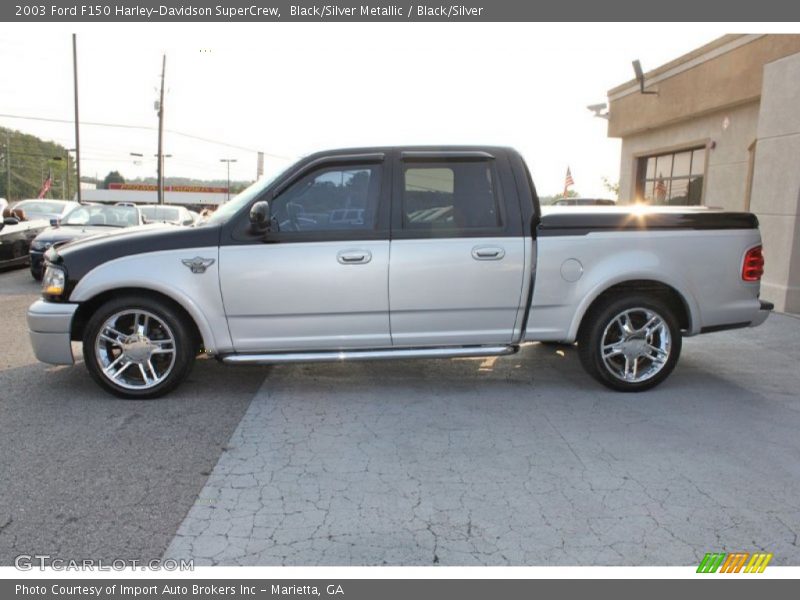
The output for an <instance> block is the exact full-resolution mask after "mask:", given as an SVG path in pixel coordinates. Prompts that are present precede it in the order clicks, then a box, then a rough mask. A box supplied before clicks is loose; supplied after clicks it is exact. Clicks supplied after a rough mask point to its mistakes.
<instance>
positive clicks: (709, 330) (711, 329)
mask: <svg viewBox="0 0 800 600" xmlns="http://www.w3.org/2000/svg"><path fill="white" fill-rule="evenodd" d="M749 326H750V322H749V321H747V322H745V323H725V324H724V325H711V326H710V327H703V328H702V329H700V333H715V332H717V331H728V330H729V329H742V328H743V327H749Z"/></svg>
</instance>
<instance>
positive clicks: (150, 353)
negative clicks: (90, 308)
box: [83, 296, 197, 400]
mask: <svg viewBox="0 0 800 600" xmlns="http://www.w3.org/2000/svg"><path fill="white" fill-rule="evenodd" d="M196 347H197V342H196V340H195V336H194V335H193V329H192V327H191V324H190V323H189V322H188V319H187V318H186V317H185V315H183V314H182V313H181V312H180V311H179V310H177V309H176V308H175V307H174V306H173V305H171V304H170V303H168V302H165V301H163V300H160V299H157V298H151V297H147V296H126V297H122V298H115V299H112V300H109V301H108V302H106V303H105V304H103V305H102V306H100V308H98V309H97V310H96V311H95V312H94V314H93V315H92V317H91V318H90V319H89V321H88V323H87V324H86V328H85V330H84V336H83V356H84V361H85V363H86V368H87V369H88V370H89V373H90V374H91V376H92V378H93V379H94V380H95V381H96V382H97V383H98V384H99V385H100V386H101V387H102V388H103V389H105V390H107V391H109V392H111V393H112V394H114V395H115V396H118V397H120V398H126V399H133V400H145V399H150V398H159V397H161V396H164V395H165V394H167V393H169V392H171V391H172V390H173V389H175V388H176V387H177V386H178V385H179V384H180V383H181V382H182V381H183V380H184V379H186V377H187V376H188V375H189V372H190V371H191V368H192V365H193V364H194V359H195V349H196Z"/></svg>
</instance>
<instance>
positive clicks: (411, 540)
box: [0, 271, 800, 565]
mask: <svg viewBox="0 0 800 600" xmlns="http://www.w3.org/2000/svg"><path fill="white" fill-rule="evenodd" d="M26 278H29V275H28V274H27V272H25V271H15V272H11V273H0V310H1V311H2V327H1V328H0V347H2V348H3V350H2V354H0V474H1V475H2V477H0V479H1V480H2V481H3V486H2V487H0V564H10V563H11V561H12V560H13V557H14V556H16V555H17V554H21V553H34V552H36V553H49V554H51V555H58V556H61V557H66V558H84V557H87V558H89V557H91V558H107V559H110V558H138V559H150V558H158V557H161V556H162V555H163V556H165V557H169V558H192V559H194V560H195V564H198V565H199V564H255V565H280V564H287V565H317V564H324V565H346V564H356V565H364V564H366V565H373V564H377V565H380V564H388V565H408V564H413V565H436V564H439V565H616V564H623V565H691V564H697V562H699V560H700V559H701V558H702V556H703V555H704V554H705V553H706V552H717V551H719V552H733V551H749V552H752V551H755V550H764V551H768V552H772V553H774V555H775V557H774V559H773V564H791V565H800V547H798V533H799V532H800V436H798V434H797V432H798V431H800V394H799V393H798V390H800V371H798V368H797V365H798V364H800V342H798V339H800V319H798V318H796V317H792V316H787V315H777V314H776V315H773V316H772V317H770V319H769V320H768V321H767V322H766V324H765V325H763V326H762V327H759V328H756V329H747V330H739V331H731V332H725V333H718V334H713V335H707V336H699V337H697V338H690V339H686V340H685V342H684V352H683V356H682V358H681V362H680V363H679V365H678V367H677V369H676V371H675V372H674V373H673V375H672V376H671V377H670V379H669V380H668V381H667V382H665V383H664V384H663V385H662V386H660V387H658V388H656V389H655V390H652V391H650V392H647V393H643V394H618V393H613V392H610V391H608V390H605V389H604V388H602V387H600V386H598V385H597V384H596V383H595V382H594V381H593V380H591V379H589V378H588V377H587V376H586V375H585V374H584V373H583V371H582V370H581V368H580V366H579V364H578V359H577V356H576V355H575V352H574V348H572V347H559V346H555V347H553V346H542V345H539V344H531V345H528V346H525V347H524V348H523V349H522V351H521V352H520V353H519V354H518V355H516V356H513V357H508V358H500V359H478V360H443V361H441V360H440V361H401V362H376V363H352V364H327V365H325V364H318V365H286V366H279V367H273V368H269V369H265V368H244V367H243V368H231V367H223V366H221V365H219V364H218V363H217V362H216V361H213V360H202V361H199V362H198V364H197V365H196V367H195V369H194V371H193V374H192V376H191V379H190V380H189V381H188V382H187V384H185V385H184V386H182V387H181V388H179V390H178V391H177V392H176V393H174V394H173V395H171V396H169V397H167V398H165V399H162V400H157V401H148V402H131V401H124V400H119V399H116V398H113V397H111V396H108V395H107V394H105V393H103V392H102V391H100V390H99V389H98V388H97V387H96V386H95V385H94V384H93V382H92V381H91V380H90V379H89V377H88V374H87V373H86V372H85V369H84V367H83V365H81V364H78V365H76V366H75V367H48V366H46V365H41V364H38V363H36V361H35V360H34V359H33V357H32V355H31V351H30V348H29V347H28V344H27V339H26V338H27V334H26V329H25V323H24V313H25V310H26V308H27V305H28V304H29V303H30V302H31V301H32V300H33V299H34V298H35V295H36V293H37V286H36V285H35V284H34V282H33V281H32V280H28V279H26Z"/></svg>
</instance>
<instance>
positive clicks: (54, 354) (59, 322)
mask: <svg viewBox="0 0 800 600" xmlns="http://www.w3.org/2000/svg"><path fill="white" fill-rule="evenodd" d="M76 310H78V305H77V304H67V303H63V304H62V303H56V302H45V301H44V300H37V301H36V302H34V303H33V304H31V306H30V308H28V333H29V334H30V338H31V346H32V347H33V353H34V354H35V355H36V358H37V359H39V360H40V361H42V362H45V363H50V364H51V365H71V364H73V363H74V362H75V359H74V357H73V356H72V342H71V339H70V337H71V336H70V331H71V329H72V317H73V316H74V315H75V311H76Z"/></svg>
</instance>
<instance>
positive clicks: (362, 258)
mask: <svg viewBox="0 0 800 600" xmlns="http://www.w3.org/2000/svg"><path fill="white" fill-rule="evenodd" d="M336 260H338V261H339V262H340V263H341V264H343V265H363V264H365V263H368V262H369V261H371V260H372V252H370V251H369V250H342V251H341V252H339V253H338V254H337V255H336Z"/></svg>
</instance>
